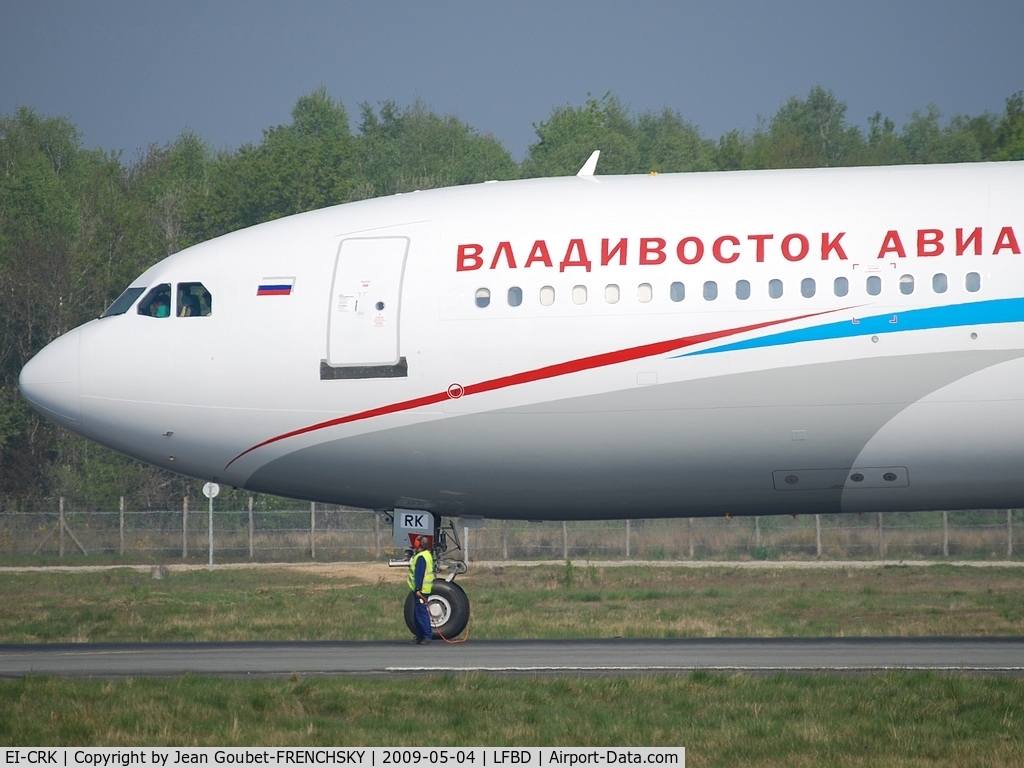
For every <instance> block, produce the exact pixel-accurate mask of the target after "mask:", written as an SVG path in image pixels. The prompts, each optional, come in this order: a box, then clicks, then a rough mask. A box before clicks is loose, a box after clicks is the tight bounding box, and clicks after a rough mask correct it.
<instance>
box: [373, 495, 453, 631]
mask: <svg viewBox="0 0 1024 768" xmlns="http://www.w3.org/2000/svg"><path fill="white" fill-rule="evenodd" d="M391 521H392V540H393V541H394V543H395V544H396V545H397V546H400V547H406V548H407V547H408V546H409V536H410V535H416V534H420V535H422V534H426V535H428V536H431V537H432V541H433V544H434V546H433V554H434V571H435V574H436V576H435V579H434V586H433V589H432V591H431V593H430V594H429V595H428V596H427V612H428V613H429V614H430V623H431V624H432V625H433V627H434V633H433V637H434V639H435V640H439V639H442V638H443V639H445V640H452V639H454V638H456V637H458V636H459V635H460V634H462V632H463V631H464V630H465V629H466V626H467V625H468V624H469V597H468V596H467V595H466V592H465V591H464V590H463V589H462V587H460V586H459V585H458V584H456V583H455V577H456V576H458V575H459V574H460V573H465V572H466V571H467V570H469V566H467V565H466V561H465V560H456V559H454V558H449V557H445V555H446V554H447V553H448V551H449V550H461V549H462V544H461V542H460V541H459V534H458V531H457V530H456V528H455V524H454V523H453V522H452V521H451V520H448V521H447V524H445V525H442V523H441V521H440V519H439V518H437V517H435V516H434V515H433V514H431V513H429V512H423V511H421V510H416V511H415V512H413V511H410V510H404V509H396V510H395V511H394V512H393V513H391ZM411 559H412V550H411V549H406V551H405V559H404V560H389V561H388V565H389V566H391V567H392V568H399V567H403V566H404V567H405V568H408V567H409V562H410V560H411ZM444 572H447V575H445V576H443V577H442V573H444ZM415 607H416V595H415V594H414V593H413V592H410V593H409V594H408V595H407V596H406V598H405V611H404V612H405V625H406V626H407V627H408V628H409V631H410V632H412V633H413V634H414V635H415V634H416V619H415Z"/></svg>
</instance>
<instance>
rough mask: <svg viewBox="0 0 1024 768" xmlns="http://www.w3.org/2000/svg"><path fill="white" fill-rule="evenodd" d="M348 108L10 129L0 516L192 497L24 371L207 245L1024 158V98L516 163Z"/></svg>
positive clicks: (315, 102) (557, 137) (584, 137)
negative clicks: (606, 179)
mask: <svg viewBox="0 0 1024 768" xmlns="http://www.w3.org/2000/svg"><path fill="white" fill-rule="evenodd" d="M351 124H352V120H351V119H350V116H349V113H348V111H347V110H346V109H345V107H344V105H342V104H341V103H339V102H337V101H334V100H333V99H332V98H331V97H330V96H329V95H328V94H327V92H326V91H325V90H323V89H320V90H317V91H315V92H313V93H310V94H307V95H304V96H302V97H300V98H299V99H298V100H297V101H296V103H295V106H294V108H293V109H292V112H291V122H290V123H288V124H285V125H279V126H275V127H272V128H267V129H266V130H264V131H263V137H262V139H261V141H259V142H258V143H254V144H245V145H243V146H241V147H239V148H238V149H237V150H230V151H229V150H224V151H215V150H214V149H213V148H212V147H211V146H210V145H209V144H208V143H207V142H205V141H204V140H203V139H202V137H200V136H198V135H197V134H195V133H194V132H191V131H184V132H182V133H181V134H180V135H179V136H178V137H177V138H176V139H175V140H174V141H172V142H170V143H168V144H165V145H156V144H154V145H151V146H150V147H149V148H148V149H147V150H145V151H144V152H142V153H140V154H139V155H138V156H137V157H135V158H132V159H126V158H125V157H124V156H123V154H122V153H121V152H117V151H107V150H103V149H86V148H85V147H84V146H83V143H82V138H81V134H80V133H79V131H78V129H77V128H76V126H75V124H74V123H73V122H72V121H71V120H69V119H67V118H64V117H48V116H44V115H40V114H38V113H37V112H36V111H34V110H33V109H31V108H28V107H22V108H20V109H18V110H17V111H16V112H15V113H14V114H13V115H2V116H0V508H10V507H12V506H19V507H20V506H30V505H33V504H39V503H42V502H44V501H46V500H52V499H53V498H54V497H56V496H60V495H63V496H66V497H69V498H77V499H79V500H82V501H86V500H89V501H91V502H94V503H97V504H109V503H112V502H116V500H117V497H118V496H119V495H121V494H124V493H127V494H129V495H130V497H131V499H132V501H133V503H135V504H141V505H145V506H152V505H158V506H159V505H165V504H167V503H169V502H170V499H171V498H172V497H174V496H178V497H180V495H181V494H182V493H184V492H188V490H189V489H191V488H192V483H191V481H187V480H185V479H184V478H180V477H177V476H175V475H173V474H171V473H167V472H163V471H160V470H156V469H154V468H152V467H148V466H145V465H142V464H140V463H138V462H135V461H132V460H129V459H127V458H125V457H122V456H119V455H116V454H113V453H112V452H110V451H107V450H106V449H103V448H100V447H98V446H95V445H93V444H91V443H89V442H87V441H85V440H82V439H79V438H77V437H75V436H73V435H71V434H69V433H67V432H66V431H64V430H62V429H60V428H58V427H55V426H53V425H52V424H50V423H49V422H48V421H46V420H45V419H43V418H41V417H39V416H38V415H37V414H36V413H35V412H34V411H33V410H32V409H31V408H30V407H29V406H28V405H27V404H26V403H25V401H24V400H23V399H22V398H21V397H20V396H19V394H18V388H17V380H18V372H19V371H20V370H21V367H22V365H24V363H25V362H26V361H27V360H28V359H29V358H30V357H31V356H32V355H33V354H35V352H37V351H38V350H39V349H40V348H42V347H43V346H44V345H45V344H46V343H48V342H49V341H50V340H52V339H53V338H55V337H56V336H58V335H60V334H62V333H64V332H66V331H68V330H70V329H71V328H74V327H75V326H77V325H79V324H81V323H84V322H86V321H88V320H90V319H92V318H95V317H97V316H98V315H99V314H100V313H101V312H102V311H103V309H104V308H105V307H106V306H107V305H108V304H109V303H110V302H111V301H112V300H113V299H114V298H116V297H117V295H118V294H119V293H120V292H121V291H122V290H123V289H124V287H125V286H126V285H128V283H129V282H130V281H131V280H132V279H134V278H135V277H136V276H137V275H138V274H139V273H141V272H142V271H143V270H144V269H146V268H147V267H149V266H151V265H152V264H154V263H156V262H157V261H159V260H160V259H162V258H164V257H166V256H168V255H170V254H172V253H175V252H177V251H179V250H181V249H182V248H185V247H188V246H189V245H192V244H194V243H197V242H202V241H204V240H207V239H209V238H212V237H215V236H217V235H221V234H224V233H227V232H231V231H233V230H236V229H240V228H243V227H247V226H251V225H253V224H258V223H260V222H262V221H267V220H270V219H274V218H279V217H282V216H288V215H290V214H293V213H300V212H302V211H308V210H312V209H316V208H322V207H324V206H328V205H334V204H338V203H345V202H350V201H354V200H361V199H366V198H371V197H377V196H381V195H390V194H394V193H397V192H406V191H411V190H414V189H430V188H434V187H444V186H451V185H457V184H472V183H476V182H481V181H485V180H489V179H502V180H506V179H516V178H529V177H540V176H561V175H571V174H574V173H575V172H576V171H577V170H578V169H579V167H580V166H581V165H582V163H583V161H584V160H586V158H587V157H588V156H589V155H590V153H591V152H592V151H593V150H594V149H600V150H601V162H600V165H599V167H598V173H601V174H623V173H649V172H651V171H657V172H660V173H666V172H692V171H719V170H739V169H758V168H807V167H824V166H830V167H834V166H853V165H886V164H903V163H946V162H976V161H988V160H1020V159H1024V92H1019V93H1016V94H1014V95H1012V96H1010V97H1009V98H1007V99H1006V103H1005V108H1004V110H1003V111H1002V112H984V113H982V114H980V115H977V116H974V117H971V116H968V115H954V116H952V117H950V118H949V119H945V120H944V119H943V116H942V115H941V113H940V112H939V110H938V109H937V108H936V107H934V106H929V107H927V108H925V109H923V110H918V111H915V112H913V113H912V114H911V115H910V116H909V117H908V118H907V120H906V121H905V122H904V123H903V125H902V126H901V127H899V128H897V126H896V123H895V121H893V120H892V119H891V118H889V117H885V116H883V115H882V114H881V113H876V114H874V115H872V116H871V117H870V118H869V119H868V121H867V128H866V130H865V129H862V128H861V127H859V126H857V125H854V124H851V122H850V121H849V120H848V117H847V106H846V104H845V102H843V101H841V100H840V99H838V98H837V97H836V96H835V94H834V93H833V92H832V91H830V90H828V89H826V88H823V87H821V86H815V87H813V88H812V89H811V90H810V92H809V93H808V94H807V96H806V97H805V98H800V97H797V96H794V97H792V98H790V99H789V100H788V101H787V102H786V103H785V104H783V105H782V106H781V107H780V108H779V110H778V111H777V112H776V113H775V114H774V115H772V116H771V117H770V118H766V119H761V120H760V121H759V124H758V127H757V128H756V129H755V130H754V131H751V132H744V131H739V130H733V131H729V132H728V133H725V134H724V135H722V136H720V137H718V138H717V139H713V138H709V137H706V136H704V135H703V134H702V133H701V132H700V130H699V129H698V127H697V126H696V125H694V124H693V123H691V122H689V121H687V120H686V119H685V118H684V117H683V115H681V114H680V113H679V112H677V111H674V110H671V109H669V108H665V109H664V110H662V111H660V112H657V111H650V112H641V113H638V114H634V113H631V112H630V110H629V109H627V108H626V106H625V105H623V103H622V102H621V101H619V100H618V99H617V98H616V97H614V96H612V95H606V96H604V97H603V98H599V99H597V98H590V99H587V101H586V102H585V103H584V104H582V105H579V106H563V107H557V108H555V109H553V110H552V112H551V114H550V115H549V116H548V117H547V119H546V120H543V121H541V122H539V123H536V124H535V126H534V127H535V129H536V141H534V143H532V144H531V145H530V146H529V148H528V150H527V152H526V156H525V157H524V158H523V159H522V160H521V161H517V160H516V159H515V158H513V157H512V155H511V154H510V153H509V151H508V150H507V149H506V148H505V147H503V146H502V144H501V143H500V142H499V141H498V140H497V139H495V138H494V137H493V136H490V135H487V134H483V133H481V132H479V131H477V130H475V129H474V128H473V127H472V126H470V125H467V124H466V123H464V122H462V121H461V120H459V119H457V118H455V117H453V116H451V115H441V114H438V113H436V112H434V111H433V110H431V109H430V108H429V107H428V106H426V105H425V104H422V103H420V102H416V103H414V104H412V105H410V106H407V107H400V106H398V105H397V104H395V103H394V102H386V103H384V104H382V105H380V106H378V108H376V109H375V108H373V107H372V106H371V105H369V104H362V105H360V106H359V113H358V118H357V120H356V129H355V131H353V130H352V128H351Z"/></svg>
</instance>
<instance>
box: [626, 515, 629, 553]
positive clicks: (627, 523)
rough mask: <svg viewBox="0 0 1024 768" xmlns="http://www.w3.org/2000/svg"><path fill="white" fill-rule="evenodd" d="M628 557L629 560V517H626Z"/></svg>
mask: <svg viewBox="0 0 1024 768" xmlns="http://www.w3.org/2000/svg"><path fill="white" fill-rule="evenodd" d="M626 559H627V560H629V518H626Z"/></svg>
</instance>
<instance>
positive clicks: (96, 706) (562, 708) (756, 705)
mask: <svg viewBox="0 0 1024 768" xmlns="http://www.w3.org/2000/svg"><path fill="white" fill-rule="evenodd" d="M1022 728H1024V681H1020V680H1009V679H984V678H973V677H942V676H938V675H933V674H899V673H896V674H888V675H881V676H874V677H866V678H848V677H825V676H808V675H803V676H800V675H793V676H779V677H773V678H750V677H746V676H742V675H737V676H725V675H715V674H707V673H696V674H693V675H691V676H688V677H671V676H659V677H632V678H625V677H619V678H611V679H603V678H556V679H547V678H495V677H488V676H484V675H471V676H462V677H450V676H442V677H427V678H416V679H415V680H413V681H410V680H360V679H305V680H303V679H299V678H297V677H293V678H292V679H291V680H252V681H238V680H229V679H216V678H202V677H191V676H186V677H181V678H176V679H174V680H170V681H166V680H148V679H128V680H121V681H117V682H103V681H89V680H74V681H64V680H55V679H49V678H32V677H30V678H25V679H22V680H18V681H14V682H4V683H0V742H2V743H4V744H8V745H34V746H59V745H68V744H72V745H80V746H89V745H105V746H141V745H154V744H160V745H166V746H208V745H224V746H232V745H242V746H257V745H270V746H287V745H302V746H315V745H334V746H346V745H377V746H393V745H395V746H398V745H407V746H448V745H451V746H480V745H487V746H495V747H501V746H549V745H551V746H557V745H562V746H685V747H686V748H687V765H688V766H691V768H698V767H699V766H749V765H758V766H820V765H829V766H865V765H870V766H882V767H883V768H884V767H885V766H985V765H992V766H1010V765H1021V764H1024V737H1022V733H1024V730H1022Z"/></svg>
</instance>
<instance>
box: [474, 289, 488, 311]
mask: <svg viewBox="0 0 1024 768" xmlns="http://www.w3.org/2000/svg"><path fill="white" fill-rule="evenodd" d="M490 303H491V290H490V288H477V289H476V305H477V306H478V307H480V309H483V308H484V307H486V306H487V305H488V304H490Z"/></svg>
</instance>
